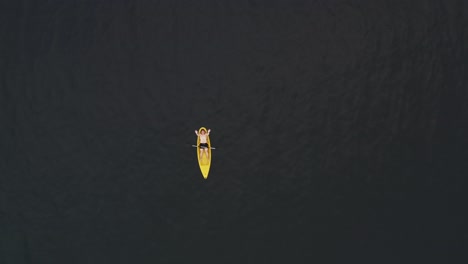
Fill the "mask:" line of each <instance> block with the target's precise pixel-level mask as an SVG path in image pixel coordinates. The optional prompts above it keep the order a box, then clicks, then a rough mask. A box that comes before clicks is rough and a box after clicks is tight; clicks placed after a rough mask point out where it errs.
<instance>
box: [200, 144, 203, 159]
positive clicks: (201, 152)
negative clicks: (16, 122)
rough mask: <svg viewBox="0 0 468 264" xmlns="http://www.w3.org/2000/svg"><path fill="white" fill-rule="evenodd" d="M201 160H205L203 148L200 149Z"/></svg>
mask: <svg viewBox="0 0 468 264" xmlns="http://www.w3.org/2000/svg"><path fill="white" fill-rule="evenodd" d="M200 159H203V148H202V147H200Z"/></svg>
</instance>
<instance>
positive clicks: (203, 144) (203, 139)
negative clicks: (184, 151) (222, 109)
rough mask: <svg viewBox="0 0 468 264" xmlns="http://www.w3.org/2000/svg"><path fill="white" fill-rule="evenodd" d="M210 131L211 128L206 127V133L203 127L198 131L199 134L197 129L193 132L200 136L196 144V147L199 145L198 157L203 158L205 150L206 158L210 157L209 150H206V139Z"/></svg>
mask: <svg viewBox="0 0 468 264" xmlns="http://www.w3.org/2000/svg"><path fill="white" fill-rule="evenodd" d="M210 131H211V129H208V133H206V131H205V130H204V129H202V131H201V132H200V134H198V131H197V130H195V134H197V136H199V137H200V145H198V147H200V159H201V158H203V152H205V154H206V158H208V159H209V158H210V157H209V152H208V147H209V146H208V141H207V139H206V138H207V136H208V135H210Z"/></svg>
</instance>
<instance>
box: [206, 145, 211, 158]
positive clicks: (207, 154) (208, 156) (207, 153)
mask: <svg viewBox="0 0 468 264" xmlns="http://www.w3.org/2000/svg"><path fill="white" fill-rule="evenodd" d="M205 155H206V158H207V159H209V158H210V154H209V152H208V148H205Z"/></svg>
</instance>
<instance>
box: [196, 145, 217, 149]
mask: <svg viewBox="0 0 468 264" xmlns="http://www.w3.org/2000/svg"><path fill="white" fill-rule="evenodd" d="M192 147H194V148H196V147H197V146H196V145H192ZM210 149H216V148H213V147H211V148H210Z"/></svg>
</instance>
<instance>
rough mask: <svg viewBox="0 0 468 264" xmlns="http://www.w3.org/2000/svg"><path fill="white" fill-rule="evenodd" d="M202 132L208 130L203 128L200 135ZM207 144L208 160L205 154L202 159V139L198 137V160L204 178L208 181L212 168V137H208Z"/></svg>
mask: <svg viewBox="0 0 468 264" xmlns="http://www.w3.org/2000/svg"><path fill="white" fill-rule="evenodd" d="M202 130H205V131H207V129H206V128H204V127H201V128H200V129H199V130H198V133H199V134H200V133H201V131H202ZM206 142H207V143H208V158H207V157H206V154H203V157H202V158H200V137H197V158H198V165H199V166H200V170H201V172H202V174H203V178H205V179H207V178H208V173H209V172H210V166H211V143H210V136H207V137H206Z"/></svg>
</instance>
